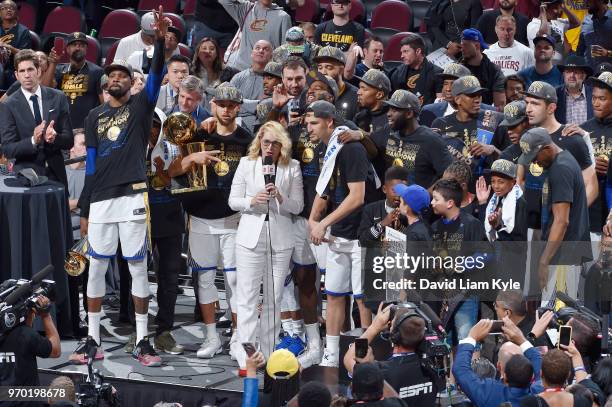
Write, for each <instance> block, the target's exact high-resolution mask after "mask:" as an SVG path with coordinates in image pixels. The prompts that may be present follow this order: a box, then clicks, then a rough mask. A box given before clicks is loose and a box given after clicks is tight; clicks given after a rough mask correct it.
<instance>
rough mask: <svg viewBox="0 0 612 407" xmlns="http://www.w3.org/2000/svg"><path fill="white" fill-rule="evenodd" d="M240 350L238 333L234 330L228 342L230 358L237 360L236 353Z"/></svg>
mask: <svg viewBox="0 0 612 407" xmlns="http://www.w3.org/2000/svg"><path fill="white" fill-rule="evenodd" d="M241 350H242V345H241V344H240V342H238V333H237V332H236V331H234V334H233V335H232V337H231V338H230V342H229V354H230V359H232V360H238V359H237V353H238V352H239V351H241Z"/></svg>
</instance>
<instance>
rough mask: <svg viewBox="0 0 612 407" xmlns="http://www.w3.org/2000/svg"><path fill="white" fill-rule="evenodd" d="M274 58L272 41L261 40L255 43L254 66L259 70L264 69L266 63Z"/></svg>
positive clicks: (252, 54) (252, 55) (253, 52)
mask: <svg viewBox="0 0 612 407" xmlns="http://www.w3.org/2000/svg"><path fill="white" fill-rule="evenodd" d="M271 59H272V44H271V43H270V41H266V40H259V41H257V42H256V43H255V45H253V51H251V61H252V67H253V68H256V70H257V71H263V69H264V68H265V66H266V64H267V63H268V62H270V60H271Z"/></svg>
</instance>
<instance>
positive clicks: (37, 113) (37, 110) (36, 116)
mask: <svg viewBox="0 0 612 407" xmlns="http://www.w3.org/2000/svg"><path fill="white" fill-rule="evenodd" d="M30 100H31V101H32V105H33V106H34V121H35V122H36V125H37V126H38V125H39V124H40V123H41V122H42V117H40V106H39V105H38V96H37V95H32V96H30Z"/></svg>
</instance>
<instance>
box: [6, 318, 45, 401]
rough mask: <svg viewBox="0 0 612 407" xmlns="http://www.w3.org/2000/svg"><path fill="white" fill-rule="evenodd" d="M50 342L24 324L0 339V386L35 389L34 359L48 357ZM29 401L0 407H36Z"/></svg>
mask: <svg viewBox="0 0 612 407" xmlns="http://www.w3.org/2000/svg"><path fill="white" fill-rule="evenodd" d="M51 351H52V346H51V341H49V339H47V338H45V337H44V336H42V335H40V334H39V333H38V332H36V331H35V330H34V329H32V328H31V327H29V326H26V325H25V324H22V325H19V326H17V327H16V328H13V329H12V330H11V331H10V332H8V333H7V334H6V335H5V336H4V338H3V339H1V340H0V355H1V356H2V358H1V359H0V386H11V387H16V386H39V385H40V381H39V379H38V371H37V370H38V364H37V363H36V358H37V357H40V358H48V357H49V356H50V355H51ZM37 405H42V403H40V404H35V403H32V402H23V403H16V402H8V401H7V402H0V406H2V407H4V406H7V407H8V406H37Z"/></svg>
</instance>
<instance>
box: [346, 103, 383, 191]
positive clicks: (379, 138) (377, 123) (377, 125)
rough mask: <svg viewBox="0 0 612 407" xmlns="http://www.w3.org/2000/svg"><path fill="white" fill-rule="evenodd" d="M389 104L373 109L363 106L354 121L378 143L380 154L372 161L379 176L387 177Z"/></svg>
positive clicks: (377, 147)
mask: <svg viewBox="0 0 612 407" xmlns="http://www.w3.org/2000/svg"><path fill="white" fill-rule="evenodd" d="M388 111H389V106H387V105H383V106H382V108H381V109H380V110H375V111H372V110H370V109H364V108H362V109H361V110H359V112H357V114H356V115H355V118H354V119H353V121H354V122H355V124H356V125H357V126H358V127H359V128H360V129H361V130H363V131H365V132H366V133H368V134H369V135H370V139H371V140H372V141H373V142H374V144H375V145H376V149H377V150H378V155H377V156H376V157H375V158H374V160H373V161H372V164H373V165H374V169H375V170H376V174H378V178H380V179H381V180H382V179H385V148H386V147H387V139H388V138H389V132H390V131H391V129H390V127H389V120H388V119H387V112H388Z"/></svg>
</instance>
